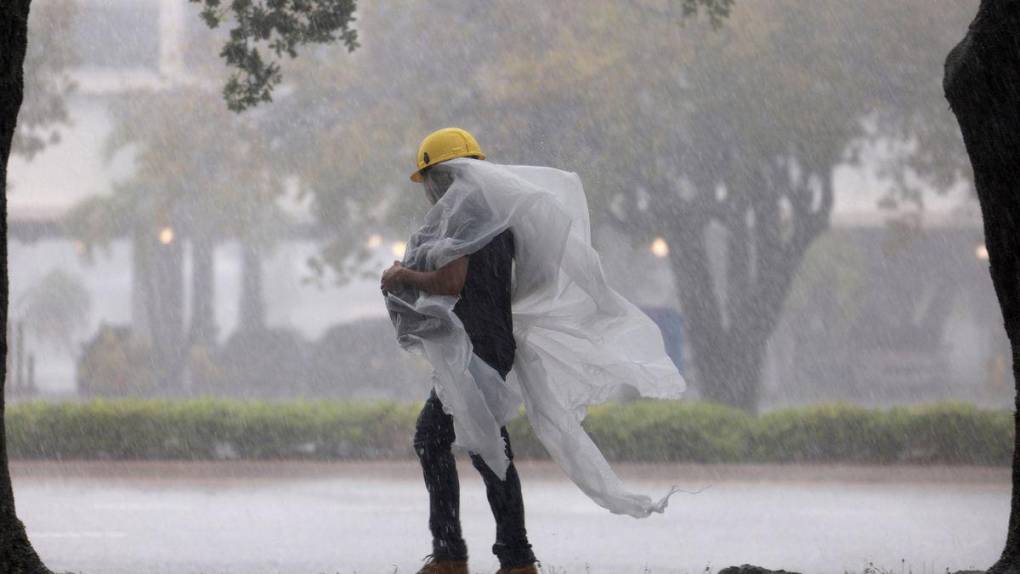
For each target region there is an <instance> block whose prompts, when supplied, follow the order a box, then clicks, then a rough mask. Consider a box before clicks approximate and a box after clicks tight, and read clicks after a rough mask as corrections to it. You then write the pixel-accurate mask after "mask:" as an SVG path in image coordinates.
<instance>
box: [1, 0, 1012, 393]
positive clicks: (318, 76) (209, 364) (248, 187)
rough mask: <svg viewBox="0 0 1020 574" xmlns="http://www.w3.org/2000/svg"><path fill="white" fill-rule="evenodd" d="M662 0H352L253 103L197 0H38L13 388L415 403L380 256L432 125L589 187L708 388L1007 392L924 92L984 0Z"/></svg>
mask: <svg viewBox="0 0 1020 574" xmlns="http://www.w3.org/2000/svg"><path fill="white" fill-rule="evenodd" d="M670 6H671V4H670V3H667V2H662V3H659V2H641V1H635V2H619V3H590V4H589V3H583V4H582V3H573V2H560V1H553V2H549V1H543V2H539V1H528V2H515V3H494V4H493V5H491V6H486V7H484V8H483V7H482V6H481V5H480V4H476V3H471V4H466V5H465V4H462V3H456V2H448V1H439V2H429V3H422V2H411V1H400V2H387V3H385V5H377V4H372V3H365V4H363V5H362V6H360V7H359V13H358V22H357V27H358V30H359V37H360V42H361V46H360V47H359V48H358V49H357V50H356V51H354V52H353V53H347V51H346V50H344V49H343V48H342V47H339V46H326V47H318V48H315V49H310V50H308V51H307V53H302V56H301V57H300V58H299V59H297V60H293V61H291V60H288V61H287V62H285V64H284V66H283V77H284V84H283V85H282V86H281V87H280V88H279V89H278V90H277V91H276V93H275V95H274V103H273V104H271V105H268V106H262V107H259V108H257V109H255V110H252V111H249V112H247V113H245V114H241V115H237V114H234V113H232V112H229V111H227V110H226V107H225V104H224V102H223V99H222V96H221V94H220V90H221V86H222V85H223V82H224V78H225V76H226V71H225V69H224V67H223V65H222V63H221V61H220V59H219V58H218V56H217V54H218V52H219V47H220V45H221V44H222V40H223V33H222V32H221V31H212V32H211V31H210V30H208V29H207V27H206V26H205V24H204V23H203V22H202V21H201V19H200V18H199V16H198V8H197V7H196V6H193V5H191V4H189V3H187V2H184V1H182V0H36V2H35V3H34V5H33V11H32V20H31V23H30V24H31V26H32V32H31V33H30V34H31V35H32V37H33V39H39V38H45V40H42V41H36V42H34V43H32V44H30V54H29V58H30V60H31V62H34V63H35V64H34V65H26V70H27V71H28V73H29V74H30V76H29V77H28V79H27V84H28V85H27V86H26V89H27V92H26V102H28V104H27V106H26V107H29V109H27V110H26V112H25V116H24V118H25V119H23V120H22V124H21V126H20V128H19V129H20V130H21V131H20V132H19V136H20V137H21V139H20V140H19V141H20V148H18V150H19V151H20V152H21V153H20V154H15V155H14V156H13V157H12V159H11V164H10V165H11V167H10V176H9V181H10V189H9V199H8V201H9V205H8V209H9V219H10V223H9V238H10V276H11V302H12V303H11V322H10V323H11V329H12V330H13V331H14V332H13V333H12V337H11V339H10V340H11V341H13V342H14V343H12V344H13V345H14V346H13V347H12V353H11V355H10V361H11V368H10V369H9V370H8V372H9V373H10V375H9V376H10V377H12V380H9V381H8V386H7V389H8V390H7V392H8V393H9V395H10V396H11V397H12V398H13V399H14V400H22V399H27V398H44V399H53V400H77V399H85V398H89V397H94V396H116V397H120V396H169V397H186V396H208V395H212V396H238V397H259V398H293V397H308V398H313V397H332V398H389V399H397V400H401V401H420V400H422V399H424V398H425V396H426V394H427V390H428V387H429V383H428V376H429V369H428V368H427V366H426V365H425V364H424V363H423V362H422V361H421V360H419V359H416V358H414V357H411V356H408V355H406V354H405V353H403V352H402V351H400V350H399V348H398V346H397V345H396V342H395V340H394V336H393V332H392V328H391V327H390V325H389V321H388V318H387V317H386V315H385V308H384V306H383V304H382V299H381V297H380V296H379V292H378V275H379V274H380V273H381V271H382V270H383V269H384V268H385V267H387V266H388V264H389V263H390V262H391V261H392V260H393V259H395V258H397V259H399V258H400V255H401V253H402V251H401V249H402V241H403V240H404V239H405V238H406V236H407V235H408V233H409V232H410V231H411V230H413V229H414V228H415V226H416V221H417V220H418V218H419V217H420V215H421V214H422V213H424V211H425V210H426V209H427V203H426V200H425V198H424V197H423V195H422V194H421V192H420V190H418V189H417V188H416V187H415V185H414V184H412V183H410V182H409V181H407V176H408V175H409V173H410V172H411V170H412V169H413V167H414V165H413V164H414V152H415V150H416V148H417V145H418V142H419V141H420V140H421V138H422V137H423V136H424V135H425V134H427V133H428V132H430V131H432V130H433V129H436V128H439V127H445V126H448V125H457V126H460V127H464V128H466V129H468V130H470V131H472V132H473V133H474V134H475V135H476V136H477V137H478V139H479V141H480V143H481V145H482V147H483V149H485V151H486V153H487V154H488V157H489V159H490V160H492V161H496V162H499V163H527V164H542V165H551V166H554V167H558V168H561V169H566V170H571V171H575V172H577V173H578V174H579V175H580V176H581V179H582V181H583V182H584V184H585V188H586V190H587V192H588V195H589V201H590V207H591V210H592V221H593V236H594V241H595V243H596V246H597V248H598V249H599V251H600V253H601V254H602V256H603V263H604V265H605V267H606V268H607V276H608V277H609V278H610V280H611V281H612V282H613V284H614V287H615V288H616V289H618V290H619V291H620V292H621V293H623V294H624V295H625V296H626V297H627V298H629V299H630V300H631V301H633V302H634V303H636V304H637V305H639V306H640V307H641V308H643V309H645V310H646V311H647V312H648V313H649V314H650V315H651V316H652V317H653V318H654V319H655V320H656V322H657V323H658V324H659V325H660V327H661V328H662V329H663V332H664V335H665V339H666V342H667V346H668V347H669V348H670V352H671V356H672V357H673V358H674V360H675V361H676V362H677V364H678V366H679V367H680V368H681V370H682V371H683V373H684V375H685V376H686V377H687V378H688V380H689V381H691V382H692V385H691V392H690V396H691V397H699V396H700V397H706V398H712V399H715V400H721V401H722V402H728V403H730V404H734V405H735V406H741V407H745V408H751V409H764V410H768V409H772V408H776V407H780V406H785V405H796V404H810V403H822V402H833V401H848V402H853V403H858V404H863V405H869V406H881V405H887V404H915V403H927V402H934V401H941V400H947V399H950V400H960V401H966V402H972V403H977V404H979V405H983V406H993V407H1008V406H1009V405H1011V401H1012V390H1011V386H1010V384H1009V377H1008V373H1009V360H1008V347H1007V346H1006V340H1005V337H1004V336H1003V334H1004V333H1003V332H1002V327H1001V322H1000V321H999V320H998V312H997V307H996V303H995V299H994V294H993V291H992V288H991V283H990V280H989V278H988V274H987V272H986V269H987V252H986V251H985V250H984V247H983V245H982V237H983V234H982V229H981V222H980V214H979V212H978V210H977V205H976V201H975V199H974V197H973V191H972V186H971V183H970V181H969V177H970V171H969V167H967V163H966V157H965V155H964V152H963V147H962V143H961V142H959V137H958V132H957V129H956V126H955V124H954V122H953V119H952V117H951V115H950V114H949V112H948V109H947V108H946V106H945V104H944V101H943V98H942V96H941V86H940V82H941V77H942V69H941V65H942V58H943V56H944V54H945V53H946V52H947V51H948V49H949V48H950V47H951V46H952V45H953V44H954V43H955V41H956V40H958V38H959V34H960V31H961V30H963V29H965V27H966V23H967V22H968V21H969V16H970V15H972V14H973V11H974V8H975V6H976V2H953V3H947V2H940V3H931V2H924V1H921V0H912V1H905V2H896V3H892V4H891V5H890V4H888V3H881V2H862V3H853V4H852V5H850V3H843V2H768V3H762V2H741V3H738V5H737V6H736V8H735V10H734V12H733V14H732V15H731V17H730V18H729V19H728V20H727V22H726V23H725V25H724V26H723V27H722V28H718V29H717V28H715V27H713V26H712V25H711V24H710V23H709V22H707V21H701V20H692V21H686V22H685V21H683V19H682V17H681V15H680V14H679V13H674V11H673V10H671V9H670ZM936 6H937V7H936ZM33 90H35V92H33ZM51 93H62V94H64V97H63V109H62V110H61V109H60V108H61V106H60V105H57V104H53V105H50V103H49V102H48V100H47V99H46V98H44V97H42V94H51ZM33 94H35V96H34V95H33ZM33 114H38V117H50V118H52V117H53V116H54V115H55V116H58V117H59V120H58V121H57V122H56V124H52V123H51V124H47V125H45V126H43V127H34V126H33V122H32V118H33V117H35V116H34V115H33ZM33 138H35V142H34V143H35V144H39V143H45V145H33ZM734 357H739V358H740V360H737V359H734ZM756 358H757V359H756ZM758 359H760V360H758ZM720 381H722V382H720ZM732 381H736V383H733V384H735V385H736V386H735V387H734V390H731V391H726V392H720V391H717V390H713V389H718V388H719V387H720V386H726V385H727V384H730V383H731V382H732Z"/></svg>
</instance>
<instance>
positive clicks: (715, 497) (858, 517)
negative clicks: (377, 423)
mask: <svg viewBox="0 0 1020 574" xmlns="http://www.w3.org/2000/svg"><path fill="white" fill-rule="evenodd" d="M519 468H520V472H521V475H522V481H523V483H524V496H525V505H526V510H527V520H528V531H529V535H530V538H531V541H532V544H533V545H534V547H535V551H536V553H537V554H538V556H539V558H540V559H541V560H542V561H543V563H544V564H545V566H546V569H545V572H547V573H549V574H553V573H555V574H564V573H565V574H575V573H577V574H587V573H591V574H603V573H604V574H627V573H634V574H646V573H648V574H675V573H691V574H695V573H698V574H702V573H705V572H706V571H707V572H713V571H715V570H716V569H719V568H722V567H724V566H728V565H734V564H742V563H754V564H759V565H763V566H768V567H773V568H779V567H782V568H786V569H791V570H797V571H800V572H804V573H811V574H816V573H817V574H824V573H829V572H832V573H838V574H842V573H843V572H845V571H848V572H862V571H863V570H864V569H865V567H867V566H868V564H869V563H874V564H875V565H876V566H878V567H881V568H884V569H887V570H888V571H889V572H892V573H899V572H901V568H902V571H903V572H904V573H906V572H913V573H914V574H921V573H925V572H932V573H940V574H941V573H943V572H945V571H946V569H947V568H948V569H950V570H957V569H964V568H969V567H982V566H983V567H987V566H988V565H990V564H991V563H992V562H993V561H994V559H995V558H996V557H997V555H998V552H999V551H1000V550H1001V548H1002V543H1003V541H1004V539H1005V529H1006V521H1007V519H1008V507H1009V471H1008V469H984V468H942V467H934V468H929V467H893V468H883V467H828V466H823V467H807V466H711V465H710V466H688V465H618V469H619V470H620V472H621V475H623V476H624V478H625V480H626V481H627V482H628V484H629V485H630V486H632V487H633V488H634V489H635V490H639V491H643V492H645V493H647V494H650V495H652V496H659V495H661V494H662V493H664V492H665V491H666V490H667V489H668V488H669V486H670V485H672V484H678V485H679V486H680V487H681V488H684V489H686V490H689V491H696V490H699V489H702V488H705V487H707V488H706V489H705V490H703V491H701V492H700V493H698V494H684V493H681V494H678V495H676V496H675V497H674V498H673V499H672V502H671V504H670V508H669V509H668V510H667V511H666V513H665V514H664V515H655V516H652V517H651V518H648V519H645V520H635V519H633V518H629V517H624V516H614V515H612V514H609V513H608V512H607V511H605V510H603V509H601V508H599V507H597V506H596V505H595V504H594V503H592V502H591V501H589V500H588V499H587V498H586V497H585V496H584V495H582V494H581V493H580V492H579V491H578V490H577V489H576V488H575V487H574V486H573V485H572V484H571V483H569V482H567V481H566V480H565V479H564V478H563V477H562V475H561V474H560V473H559V471H558V470H557V469H556V468H555V467H554V466H552V465H549V464H548V463H521V464H520V465H519ZM460 471H461V481H462V484H463V487H462V494H461V497H462V504H461V506H462V515H463V517H462V518H463V523H464V530H465V537H466V539H467V542H468V545H469V548H470V549H471V552H472V558H471V566H472V568H471V571H472V572H485V573H491V572H495V571H496V569H497V567H498V565H497V563H496V561H495V559H494V558H493V556H492V555H491V553H490V551H489V548H490V546H491V544H492V538H493V535H494V526H493V521H492V517H491V515H490V514H489V509H488V506H487V503H486V501H485V495H484V491H483V490H482V484H481V480H480V479H479V478H478V476H477V474H476V473H475V471H474V469H473V468H471V466H470V464H465V463H464V461H463V460H461V461H460ZM12 472H13V474H14V488H15V494H16V498H17V505H18V511H19V514H20V515H21V517H22V519H23V520H24V522H25V524H26V526H27V527H28V530H29V533H30V536H31V538H32V540H33V541H34V543H35V546H36V549H37V550H38V551H39V552H40V554H42V555H43V557H44V558H45V560H46V561H47V563H48V565H49V566H50V567H51V568H54V569H60V570H66V571H74V572H82V573H87V574H93V573H94V574H127V573H131V574H143V573H146V574H147V573H152V574H199V573H205V574H214V573H216V574H219V573H223V574H276V573H280V574H320V573H324V574H337V573H339V574H354V573H358V574H375V573H386V574H392V573H394V572H396V573H397V574H413V573H414V572H416V571H417V568H418V567H419V566H420V563H421V562H420V560H421V557H422V556H424V555H425V554H427V553H428V552H429V547H430V545H429V540H428V536H427V528H426V523H427V498H426V494H425V490H424V486H423V485H422V483H421V479H420V476H419V470H418V468H417V466H416V465H415V464H413V463H411V462H405V461H398V462H373V463H308V462H269V463H247V462H217V463H208V462H202V463H186V462H182V463H162V462H160V463H151V462H145V463H126V462H87V463H78V462H59V463H58V462H15V463H13V464H12Z"/></svg>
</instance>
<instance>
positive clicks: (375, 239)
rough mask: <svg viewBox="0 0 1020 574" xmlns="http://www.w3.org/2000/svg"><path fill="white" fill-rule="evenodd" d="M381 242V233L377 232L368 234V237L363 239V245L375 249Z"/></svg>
mask: <svg viewBox="0 0 1020 574" xmlns="http://www.w3.org/2000/svg"><path fill="white" fill-rule="evenodd" d="M382 242H383V238H382V235H379V234H378V233H373V234H372V235H369V236H368V239H367V240H366V241H365V247H368V248H369V249H375V248H377V247H379V246H380V245H382Z"/></svg>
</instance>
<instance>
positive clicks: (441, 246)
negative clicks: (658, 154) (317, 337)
mask: <svg viewBox="0 0 1020 574" xmlns="http://www.w3.org/2000/svg"><path fill="white" fill-rule="evenodd" d="M432 169H437V170H449V173H450V174H451V175H452V178H453V183H452V184H451V185H450V187H449V189H448V190H447V192H446V193H445V194H444V195H443V196H442V197H441V198H440V199H439V201H438V202H437V203H436V204H435V205H434V206H433V207H432V209H430V210H429V212H428V213H427V214H426V215H425V223H424V225H423V226H422V227H421V228H420V229H419V230H418V231H416V232H414V233H413V234H412V235H411V238H410V239H409V241H408V247H407V251H406V253H405V256H404V261H403V264H404V265H405V266H407V267H409V268H412V269H417V270H423V271H431V270H435V269H438V268H440V267H442V266H444V265H446V264H447V263H449V262H451V261H453V260H454V259H457V258H459V257H462V256H465V255H470V254H471V253H474V252H475V251H478V250H479V249H481V248H482V247H484V246H485V245H486V244H487V243H489V241H491V240H492V239H493V238H494V237H495V236H496V235H498V234H500V233H502V232H503V231H504V230H506V229H508V228H509V229H510V230H511V231H512V233H513V235H514V245H515V270H514V284H513V298H512V311H513V321H514V337H515V339H516V342H517V354H516V359H515V361H514V366H513V370H512V371H511V374H510V376H509V377H508V380H507V381H506V382H504V381H503V380H502V378H500V376H499V374H498V373H497V372H496V371H495V370H494V369H493V368H492V367H490V366H489V365H488V364H486V363H485V362H484V361H482V360H481V359H479V358H478V357H477V356H476V355H475V354H474V353H473V352H472V346H471V341H470V339H469V338H468V335H467V333H466V332H465V330H464V326H463V324H462V323H461V322H460V320H459V319H458V318H457V316H456V315H455V314H454V313H453V307H454V305H455V304H456V302H457V297H452V296H441V295H431V294H428V293H425V292H419V291H417V290H413V289H404V290H401V291H397V292H392V293H388V294H387V295H386V305H387V308H388V309H389V312H390V318H391V319H392V321H393V324H394V327H395V328H396V331H397V338H398V340H399V342H400V344H401V345H402V346H403V347H404V348H405V349H407V350H409V351H412V352H418V353H421V354H423V355H424V356H425V357H426V358H427V359H428V360H429V362H430V363H431V364H432V367H433V381H432V382H433V384H434V385H435V388H436V393H437V394H438V396H439V399H440V400H441V401H442V403H443V407H444V410H446V412H447V413H449V414H450V415H452V416H453V421H454V431H455V433H456V443H455V444H456V445H458V446H460V447H463V448H465V449H467V450H468V451H470V452H473V453H477V454H479V455H480V456H481V457H482V459H483V460H484V461H485V462H486V464H487V465H488V466H489V467H490V468H491V469H492V470H493V471H495V472H496V474H498V475H499V476H500V477H505V476H506V470H507V467H508V465H509V461H508V460H507V458H506V454H505V452H504V449H503V439H502V437H501V436H500V433H499V428H500V427H501V426H503V425H504V424H505V423H506V422H508V421H509V420H510V419H512V418H513V417H514V416H516V415H517V413H518V409H519V407H520V404H521V401H522V400H523V403H524V407H525V411H526V413H527V416H528V420H529V422H530V423H531V426H532V428H533V429H534V431H535V435H536V436H537V437H538V439H539V440H540V441H541V442H542V444H543V445H544V446H545V448H546V449H547V450H548V451H549V454H550V455H551V456H552V458H553V460H555V461H556V462H557V463H558V464H559V465H560V467H562V468H563V470H564V472H565V473H566V474H567V476H569V477H570V479H571V480H573V481H574V483H575V484H577V486H578V487H580V489H581V490H582V491H584V493H585V494H587V495H588V496H589V497H591V498H592V500H594V501H595V502H596V503H598V504H599V505H601V506H603V507H605V508H607V509H608V510H610V511H611V512H613V513H616V514H627V515H630V516H634V517H639V518H641V517H646V516H648V515H649V514H651V513H652V512H662V511H663V510H664V509H665V508H666V505H667V503H668V500H669V496H670V495H671V494H672V493H673V491H671V492H670V493H668V494H667V495H666V496H664V497H663V498H661V499H659V500H657V501H655V500H652V499H651V498H649V497H648V496H644V495H640V494H635V493H632V492H629V491H627V489H626V488H625V487H624V485H623V483H622V481H621V480H620V479H619V478H618V477H617V476H616V474H615V473H614V472H613V470H612V468H610V466H609V463H608V462H607V461H606V459H605V457H604V456H603V455H602V453H601V452H600V451H599V450H598V447H596V446H595V444H594V443H593V442H592V440H591V438H590V437H589V436H588V434H587V433H586V432H585V431H584V429H583V428H582V427H581V421H582V420H583V419H584V417H585V414H586V412H587V407H588V406H589V405H593V404H597V403H601V402H605V401H606V400H608V399H610V398H611V397H612V396H613V395H614V394H615V393H616V392H617V391H618V390H620V389H621V388H622V387H633V388H634V389H636V390H637V391H638V392H639V393H640V394H641V395H642V396H644V397H653V398H677V397H679V396H680V395H681V394H682V392H683V390H684V388H685V384H684V380H683V378H682V377H681V376H680V373H679V372H677V369H676V367H675V366H674V365H673V362H672V361H671V360H670V359H669V357H668V356H667V355H666V351H665V348H664V345H663V342H662V335H661V333H660V331H659V329H658V327H657V326H656V325H655V323H653V322H652V320H651V319H649V318H648V317H647V316H646V315H645V314H644V313H642V312H641V311H640V310H639V309H638V308H637V307H635V306H634V305H632V304H631V303H630V302H628V301H627V300H626V299H624V298H623V297H622V296H621V295H620V294H619V293H617V292H616V291H614V290H613V289H612V288H610V287H609V285H608V284H607V282H606V278H605V275H604V273H603V270H602V265H601V262H600V259H599V255H598V253H597V252H596V251H595V250H594V249H593V248H592V246H591V225H590V220H589V213H588V203H587V198H586V196H585V193H584V188H583V187H582V185H581V181H580V178H579V177H578V176H577V174H575V173H570V172H565V171H561V170H557V169H552V168H546V167H532V166H506V165H499V164H494V163H491V162H486V161H478V160H473V159H457V160H451V161H449V162H445V163H443V164H440V165H438V166H436V167H434V168H432Z"/></svg>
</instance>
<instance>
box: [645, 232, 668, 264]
mask: <svg viewBox="0 0 1020 574" xmlns="http://www.w3.org/2000/svg"><path fill="white" fill-rule="evenodd" d="M649 249H651V251H652V255H654V256H656V257H658V258H659V259H662V258H663V257H666V256H668V255H669V243H666V240H665V239H663V238H661V237H656V238H655V241H653V242H652V245H651V246H650V247H649Z"/></svg>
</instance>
